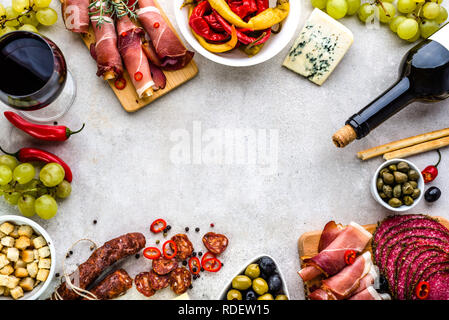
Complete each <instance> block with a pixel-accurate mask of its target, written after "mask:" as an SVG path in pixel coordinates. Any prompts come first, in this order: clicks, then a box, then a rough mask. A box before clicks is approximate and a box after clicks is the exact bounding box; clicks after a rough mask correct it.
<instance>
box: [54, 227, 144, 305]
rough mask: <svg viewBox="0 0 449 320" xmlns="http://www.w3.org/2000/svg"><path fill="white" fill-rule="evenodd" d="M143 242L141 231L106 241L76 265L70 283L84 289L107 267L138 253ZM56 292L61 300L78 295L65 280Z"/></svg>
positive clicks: (75, 297) (142, 246)
mask: <svg viewBox="0 0 449 320" xmlns="http://www.w3.org/2000/svg"><path fill="white" fill-rule="evenodd" d="M145 243H146V241H145V236H144V235H143V234H141V233H128V234H125V235H122V236H120V237H118V238H115V239H112V240H110V241H108V242H106V243H105V244H104V245H103V246H101V247H100V248H98V249H97V250H95V251H94V252H93V253H92V254H91V256H90V257H89V259H87V261H86V262H84V263H82V264H81V265H80V266H79V267H78V269H77V271H76V272H75V273H74V274H75V275H78V277H75V276H73V275H72V276H71V281H72V283H73V284H74V285H75V286H77V287H79V288H81V289H86V288H87V287H88V286H89V285H90V284H92V282H94V281H95V279H96V278H98V277H99V276H100V275H101V273H102V272H103V271H104V270H105V269H106V268H107V267H109V266H111V265H112V264H114V263H115V262H117V261H119V260H121V259H123V258H125V257H128V256H130V255H134V254H136V253H138V252H139V251H140V250H142V248H144V247H145ZM57 292H58V294H59V296H60V297H61V298H62V299H63V300H75V299H78V298H79V295H78V294H77V293H75V292H74V291H73V290H72V289H70V288H69V287H68V286H67V284H66V283H65V282H64V283H62V284H61V286H60V287H59V288H58V289H57Z"/></svg>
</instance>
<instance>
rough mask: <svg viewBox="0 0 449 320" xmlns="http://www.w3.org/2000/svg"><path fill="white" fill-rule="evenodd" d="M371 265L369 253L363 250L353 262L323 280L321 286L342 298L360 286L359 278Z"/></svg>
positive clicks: (366, 272) (361, 277)
mask: <svg viewBox="0 0 449 320" xmlns="http://www.w3.org/2000/svg"><path fill="white" fill-rule="evenodd" d="M372 265H373V263H372V261H371V253H369V252H365V253H364V254H362V255H361V256H359V257H357V259H356V260H355V261H354V263H353V264H351V265H349V266H347V267H346V268H344V269H343V270H341V271H340V272H339V273H337V274H336V275H335V276H333V277H330V278H328V279H325V280H323V281H322V285H321V288H322V289H323V290H326V291H330V292H332V293H333V295H335V297H337V299H338V300H343V299H345V298H347V297H349V296H350V295H351V293H352V292H354V291H355V290H356V289H357V288H358V287H359V286H360V280H362V279H363V278H364V277H365V276H366V275H367V274H368V272H369V271H370V270H371V267H372Z"/></svg>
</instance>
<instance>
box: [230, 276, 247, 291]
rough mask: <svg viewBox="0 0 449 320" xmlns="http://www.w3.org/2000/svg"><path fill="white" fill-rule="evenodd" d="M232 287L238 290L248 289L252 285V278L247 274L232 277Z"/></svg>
mask: <svg viewBox="0 0 449 320" xmlns="http://www.w3.org/2000/svg"><path fill="white" fill-rule="evenodd" d="M232 287H233V288H234V289H237V290H246V289H249V287H251V279H250V278H249V277H247V276H237V277H235V278H234V279H232Z"/></svg>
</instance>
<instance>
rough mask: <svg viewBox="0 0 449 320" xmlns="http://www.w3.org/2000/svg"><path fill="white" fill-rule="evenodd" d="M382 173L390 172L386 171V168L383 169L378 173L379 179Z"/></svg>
mask: <svg viewBox="0 0 449 320" xmlns="http://www.w3.org/2000/svg"><path fill="white" fill-rule="evenodd" d="M384 173H390V170H388V168H383V169H382V170H380V171H379V177H382V176H383V174H384Z"/></svg>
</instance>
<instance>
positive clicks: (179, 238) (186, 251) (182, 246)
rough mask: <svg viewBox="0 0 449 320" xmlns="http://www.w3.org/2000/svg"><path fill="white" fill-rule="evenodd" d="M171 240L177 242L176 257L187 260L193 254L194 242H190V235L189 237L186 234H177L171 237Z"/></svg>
mask: <svg viewBox="0 0 449 320" xmlns="http://www.w3.org/2000/svg"><path fill="white" fill-rule="evenodd" d="M171 240H173V241H174V242H175V243H176V248H177V249H178V253H177V254H176V257H177V258H178V259H179V260H185V259H187V258H188V257H190V256H191V255H192V253H193V244H192V242H190V240H189V237H187V235H186V234H183V233H179V234H176V235H174V236H173V237H172V238H171Z"/></svg>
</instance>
